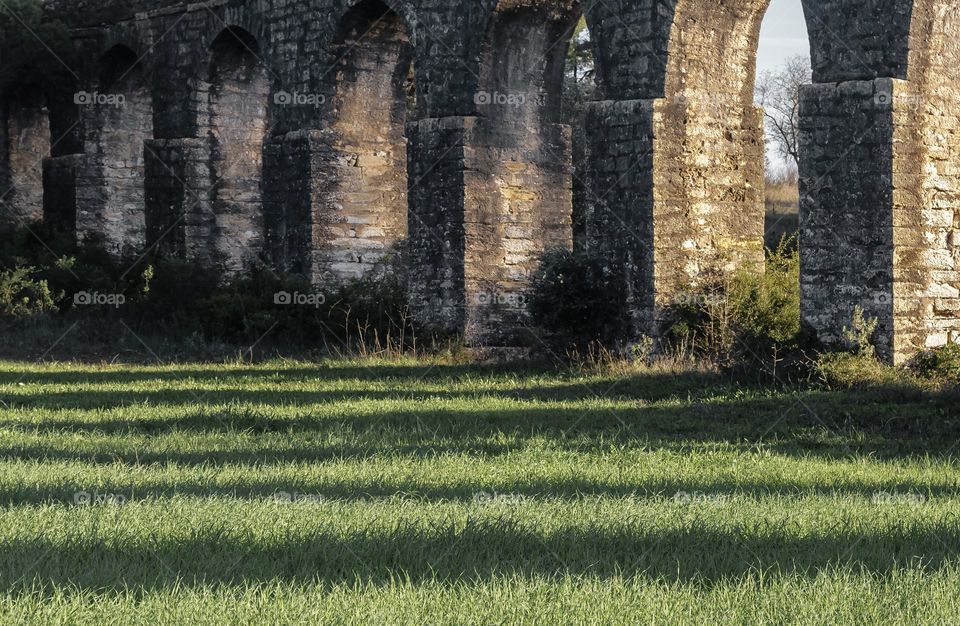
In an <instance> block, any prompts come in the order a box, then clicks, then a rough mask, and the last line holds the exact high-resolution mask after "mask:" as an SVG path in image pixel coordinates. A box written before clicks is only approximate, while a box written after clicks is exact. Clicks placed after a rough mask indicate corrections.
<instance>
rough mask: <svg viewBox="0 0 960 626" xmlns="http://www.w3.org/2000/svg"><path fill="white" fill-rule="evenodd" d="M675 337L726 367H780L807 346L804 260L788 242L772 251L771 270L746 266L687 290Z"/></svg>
mask: <svg viewBox="0 0 960 626" xmlns="http://www.w3.org/2000/svg"><path fill="white" fill-rule="evenodd" d="M673 318H674V320H675V323H674V324H673V326H672V328H671V331H670V335H671V336H672V339H673V341H675V342H679V343H681V344H682V345H684V346H686V347H687V348H689V349H692V350H693V351H694V352H695V353H696V354H699V355H703V356H706V357H707V358H709V359H710V360H712V361H714V362H715V363H717V364H718V365H720V366H722V367H734V366H743V365H754V366H756V365H760V366H762V367H764V368H767V369H769V368H773V369H774V370H775V368H776V367H777V364H778V363H779V361H780V360H781V359H783V358H784V355H785V354H787V353H790V352H791V351H795V350H797V349H799V348H800V347H802V346H801V344H802V343H803V337H802V336H801V328H800V257H799V254H798V252H797V251H796V249H795V247H794V246H792V245H791V243H790V242H789V241H787V240H784V241H783V242H782V243H781V244H780V247H779V248H777V249H776V250H773V251H771V252H770V254H769V255H768V258H767V265H766V270H765V271H764V272H762V273H760V272H755V271H753V268H742V269H741V270H740V271H738V272H736V273H734V274H733V275H730V276H726V277H724V278H722V279H719V280H717V281H715V282H713V283H711V284H708V285H705V286H702V287H700V288H697V289H688V290H686V291H683V292H681V293H680V294H679V295H678V296H677V298H676V300H675V302H674V306H673Z"/></svg>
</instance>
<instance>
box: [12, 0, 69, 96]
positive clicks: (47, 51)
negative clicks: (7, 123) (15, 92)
mask: <svg viewBox="0 0 960 626" xmlns="http://www.w3.org/2000/svg"><path fill="white" fill-rule="evenodd" d="M70 50H71V46H70V36H69V32H68V30H67V27H66V26H65V25H64V24H62V23H61V22H59V21H56V20H52V19H48V18H47V17H46V16H45V15H44V12H43V9H42V6H41V3H40V1H39V0H4V1H3V2H0V86H3V85H4V84H8V83H10V82H34V83H35V82H37V81H44V80H45V81H47V82H49V83H51V84H55V83H56V82H57V81H59V80H60V77H61V76H62V74H63V73H64V72H65V71H67V68H66V67H65V66H64V62H65V61H64V60H70V59H72V58H73V55H72V54H71V53H70Z"/></svg>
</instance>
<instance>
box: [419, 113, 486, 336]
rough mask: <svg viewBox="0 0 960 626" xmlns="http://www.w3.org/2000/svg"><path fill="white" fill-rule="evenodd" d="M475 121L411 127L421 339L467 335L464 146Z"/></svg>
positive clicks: (449, 119) (443, 120)
mask: <svg viewBox="0 0 960 626" xmlns="http://www.w3.org/2000/svg"><path fill="white" fill-rule="evenodd" d="M473 123H474V118H465V117H443V118H429V119H423V120H420V121H417V122H411V123H409V124H407V138H408V140H409V148H408V151H407V158H408V160H409V163H410V165H409V168H408V171H409V185H410V187H409V202H410V217H409V250H410V254H409V258H410V268H411V277H410V307H411V310H412V312H413V316H414V319H415V320H416V323H417V326H418V327H419V329H420V332H421V334H423V333H450V334H460V333H463V332H464V331H465V329H466V295H465V287H464V262H463V260H464V251H465V224H464V203H465V198H466V194H465V191H466V187H465V180H466V160H465V158H466V157H465V153H466V148H465V146H466V144H467V142H468V141H469V139H468V137H467V135H468V131H469V128H470V127H471V126H472V124H473Z"/></svg>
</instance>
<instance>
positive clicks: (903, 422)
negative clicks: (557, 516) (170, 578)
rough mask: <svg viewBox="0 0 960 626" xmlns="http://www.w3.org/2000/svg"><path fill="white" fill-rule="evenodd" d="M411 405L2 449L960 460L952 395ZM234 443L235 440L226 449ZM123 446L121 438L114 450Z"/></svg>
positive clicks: (97, 428)
mask: <svg viewBox="0 0 960 626" xmlns="http://www.w3.org/2000/svg"><path fill="white" fill-rule="evenodd" d="M103 395H104V397H103V399H104V400H105V399H106V398H108V397H112V394H103ZM120 395H121V396H122V395H124V394H120ZM147 395H148V397H149V398H150V399H149V400H148V402H149V403H150V405H152V406H156V405H162V404H172V403H171V402H170V401H171V400H173V399H174V398H176V399H177V400H178V402H180V403H182V405H186V404H187V403H188V398H190V397H191V395H192V394H190V393H187V392H182V391H180V392H173V391H169V392H157V393H156V394H147ZM412 395H413V398H412V399H411V396H405V395H400V396H396V395H393V394H392V393H390V392H384V393H370V392H362V393H360V392H357V393H354V392H303V393H299V392H292V393H284V392H267V393H266V394H265V396H266V400H265V397H264V394H261V393H259V392H250V393H247V392H238V393H237V394H231V396H232V397H235V399H236V401H237V402H238V404H234V405H231V406H228V407H223V406H219V405H222V404H224V400H225V398H220V397H217V395H216V393H214V394H211V395H204V396H203V398H204V399H205V400H209V401H210V402H211V403H213V404H215V405H218V406H216V407H210V408H209V410H207V411H202V410H201V411H197V412H189V413H186V414H184V415H182V416H176V417H152V416H149V415H144V416H142V417H141V416H138V415H137V414H136V413H135V410H134V409H131V410H130V412H129V414H128V413H126V412H125V413H124V414H123V416H122V417H116V418H112V417H103V416H94V417H92V418H89V419H80V418H76V417H72V416H60V415H57V414H53V415H50V416H46V415H44V416H43V419H42V421H25V420H23V419H11V418H9V417H7V418H3V419H0V430H3V431H7V432H11V433H22V434H24V435H31V434H36V435H42V436H43V437H44V438H45V440H44V441H29V442H25V443H24V444H20V445H13V444H12V443H8V444H7V445H6V446H3V447H0V458H8V459H17V460H45V459H57V460H75V461H83V462H96V463H115V462H118V461H119V462H123V463H127V464H152V463H161V464H162V463H167V462H175V463H180V464H191V465H220V464H224V463H261V462H284V461H305V462H311V461H324V460H329V459H341V458H342V459H355V458H368V457H371V456H375V455H382V456H399V457H416V458H428V457H432V456H435V455H437V454H443V453H454V454H456V453H467V454H473V455H487V456H496V455H502V454H506V453H509V452H512V451H515V450H520V449H523V448H524V447H526V446H527V445H529V444H530V443H531V441H532V440H535V439H536V440H539V441H540V442H541V443H542V441H543V440H548V441H549V442H550V444H551V446H553V447H554V448H556V449H560V450H564V449H566V450H572V451H576V452H602V451H604V450H608V449H609V447H610V446H611V445H622V446H627V447H634V448H637V447H642V448H646V449H653V448H668V449H676V448H678V447H683V446H687V447H689V446H690V445H697V444H727V445H730V446H734V447H737V448H745V447H749V446H751V445H755V444H759V443H762V444H763V445H764V447H765V448H766V449H769V450H772V451H775V452H779V453H783V454H793V455H803V456H809V455H811V454H816V455H821V456H824V457H828V458H844V457H849V456H851V455H854V454H869V453H872V454H876V455H878V456H881V457H885V456H901V455H917V454H930V455H933V456H936V455H938V454H949V453H952V452H955V451H956V444H957V438H958V433H960V415H958V414H957V412H956V410H955V408H956V407H955V402H954V400H953V399H952V398H949V397H947V396H930V397H927V398H924V399H923V400H922V401H915V400H911V399H902V400H901V401H900V402H890V401H887V400H883V401H880V400H871V398H870V396H869V395H868V394H861V393H856V392H845V393H842V392H833V393H822V392H808V393H806V394H803V395H800V396H793V395H784V396H773V397H759V398H745V399H738V400H733V399H729V400H709V401H704V402H691V403H688V404H681V403H675V402H666V403H663V404H660V405H647V404H646V403H645V402H637V403H636V405H635V406H629V403H628V406H627V407H626V408H619V407H618V408H616V409H611V408H604V407H596V408H589V407H588V408H580V407H569V406H562V405H558V406H546V407H544V406H532V407H525V406H523V405H522V404H520V405H509V404H508V405H507V407H506V408H496V409H490V410H461V409H444V408H437V406H436V405H434V404H430V403H427V402H426V401H427V400H436V399H437V398H447V399H450V398H463V399H470V398H476V397H479V396H476V395H474V394H462V395H461V394H448V395H444V394H439V395H437V394H422V395H421V394H412ZM90 396H92V397H90ZM96 396H97V394H96V393H93V394H80V393H78V394H65V395H58V394H49V395H44V396H36V397H35V398H36V402H37V404H38V405H39V406H40V407H42V408H48V407H49V408H53V407H57V408H77V409H82V408H89V406H90V405H91V404H92V405H93V406H102V403H98V398H97V397H96ZM321 397H322V398H323V401H322V402H323V403H328V404H330V405H331V406H332V407H333V410H332V411H331V412H334V413H337V415H336V416H324V415H317V416H311V415H307V416H300V415H294V416H290V417H284V416H283V415H277V414H276V413H275V412H273V411H272V409H273V408H274V407H277V406H280V405H288V406H296V405H302V404H305V403H316V402H318V401H320V400H319V398H321ZM507 397H509V396H507ZM358 399H367V400H387V399H403V400H410V401H411V404H412V407H411V408H404V409H403V410H395V411H385V410H382V411H375V410H374V411H370V410H366V409H365V408H364V409H358V410H357V411H356V412H355V413H349V414H348V415H347V416H343V413H342V412H338V411H339V408H338V407H337V404H338V403H341V402H344V401H347V400H358ZM131 400H132V396H131ZM72 402H75V403H76V405H78V406H74V405H73V404H72ZM244 403H248V406H244V405H243V404H244ZM416 403H422V404H424V406H423V408H420V409H418V408H415V405H416ZM194 404H196V401H194ZM259 404H265V405H266V406H265V407H260V406H258V405H259ZM119 406H127V405H124V404H120V405H119ZM74 435H83V436H96V437H98V439H97V440H96V441H95V442H91V443H96V445H97V451H96V452H91V453H87V452H85V451H83V450H82V449H81V450H78V449H77V447H76V446H77V443H78V441H80V442H82V441H83V439H80V440H78V439H77V437H75V436H74ZM167 435H175V436H176V437H177V438H178V440H179V439H182V438H183V437H184V436H188V437H192V438H194V440H195V441H196V444H197V445H195V446H193V449H192V450H189V451H183V452H181V451H178V450H171V449H170V448H171V446H169V445H165V444H163V443H162V441H161V439H162V437H164V436H167ZM230 436H233V437H235V438H236V440H235V441H230V440H229V439H224V437H230ZM241 436H243V438H240V437H241ZM256 436H262V437H260V438H258V437H256ZM113 437H116V439H111V438H113ZM131 437H132V438H133V439H131ZM138 438H140V439H138ZM154 438H155V439H154ZM338 441H342V442H343V443H337V442H338ZM298 442H300V445H298ZM314 442H316V443H314ZM331 442H333V443H331ZM493 442H496V443H493ZM211 444H216V445H220V446H221V447H222V446H223V445H224V444H226V446H228V449H226V450H224V449H211V448H210V445H211ZM291 444H292V445H291ZM204 446H206V448H205V447H204ZM229 446H234V448H233V449H229Z"/></svg>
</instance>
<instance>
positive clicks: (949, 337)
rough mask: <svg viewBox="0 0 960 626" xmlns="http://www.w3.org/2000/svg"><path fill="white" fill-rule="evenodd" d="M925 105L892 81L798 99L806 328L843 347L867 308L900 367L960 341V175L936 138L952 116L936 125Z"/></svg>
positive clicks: (835, 87)
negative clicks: (849, 330) (845, 337)
mask: <svg viewBox="0 0 960 626" xmlns="http://www.w3.org/2000/svg"><path fill="white" fill-rule="evenodd" d="M925 106H926V105H925V100H924V98H923V97H922V96H921V95H920V94H918V93H915V92H914V91H913V86H912V85H911V83H910V82H908V81H904V80H896V79H890V78H880V79H875V80H862V81H846V82H841V83H825V84H815V85H810V86H807V87H805V88H804V90H803V94H802V115H803V119H804V123H803V127H802V135H801V142H802V146H803V150H804V152H803V153H804V155H805V157H806V158H805V159H803V160H802V162H801V177H800V184H801V226H802V229H803V235H802V238H801V243H802V248H801V252H802V254H801V279H800V280H801V291H802V296H803V297H802V311H803V320H804V323H805V324H807V325H808V326H809V327H810V328H812V329H813V330H814V331H815V332H816V333H817V336H818V337H819V338H820V340H821V341H823V342H824V343H826V344H828V345H829V344H836V343H840V342H841V341H842V339H843V329H844V327H849V326H850V324H851V320H852V318H853V311H854V308H855V307H856V306H860V307H861V308H862V309H863V311H864V314H865V316H866V317H869V318H874V319H876V320H877V321H878V322H879V327H878V330H877V334H876V335H875V337H874V341H875V343H876V345H877V348H878V351H879V352H880V354H881V355H883V356H884V357H885V358H887V359H888V360H891V361H893V362H895V363H904V362H906V361H908V360H910V359H911V358H912V357H914V356H916V354H917V353H918V352H920V351H922V350H924V349H928V348H934V347H939V346H943V345H946V344H947V343H948V342H954V343H960V290H958V288H960V273H958V268H960V253H958V249H960V236H958V234H957V233H958V232H960V221H958V220H957V208H958V206H960V202H958V201H957V198H958V197H960V196H958V193H960V190H958V189H957V184H956V177H957V173H958V172H957V170H956V166H955V165H951V164H950V163H948V162H945V161H944V160H943V159H937V158H936V154H937V153H939V154H942V155H948V154H949V151H950V146H938V145H937V142H938V140H937V137H941V138H944V137H950V136H951V133H952V132H955V129H953V128H951V127H950V125H951V124H953V125H954V126H955V125H956V118H955V117H953V116H949V115H945V116H936V120H937V124H938V125H937V127H936V128H932V129H931V128H929V126H928V125H929V124H930V123H931V120H930V119H928V118H926V117H925V115H924V112H923V110H924V108H925ZM947 160H949V159H947ZM941 161H943V162H941ZM938 162H939V164H938Z"/></svg>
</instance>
